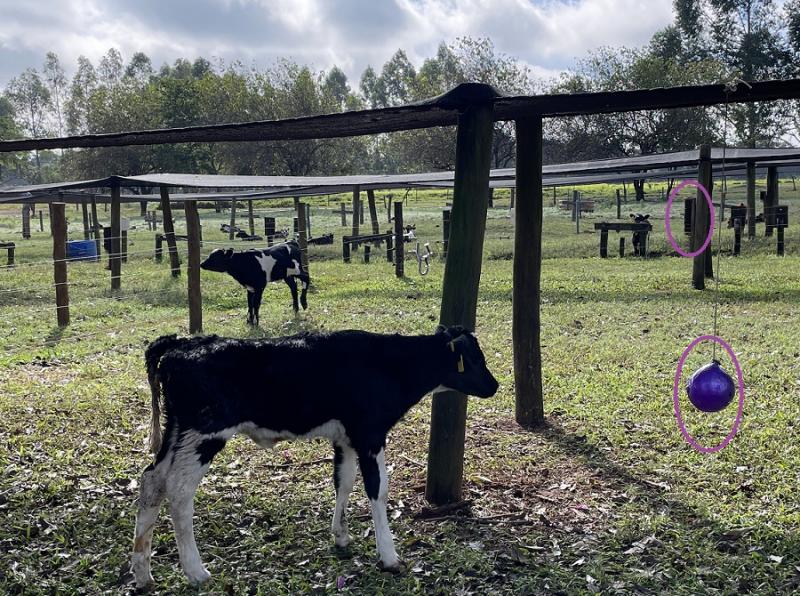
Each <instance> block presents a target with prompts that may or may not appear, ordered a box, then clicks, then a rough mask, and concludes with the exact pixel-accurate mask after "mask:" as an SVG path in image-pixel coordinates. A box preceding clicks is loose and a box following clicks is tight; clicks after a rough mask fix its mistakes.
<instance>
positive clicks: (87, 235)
mask: <svg viewBox="0 0 800 596" xmlns="http://www.w3.org/2000/svg"><path fill="white" fill-rule="evenodd" d="M81 212H82V215H83V239H84V240H91V238H92V236H91V226H90V225H89V206H88V205H87V204H86V199H81Z"/></svg>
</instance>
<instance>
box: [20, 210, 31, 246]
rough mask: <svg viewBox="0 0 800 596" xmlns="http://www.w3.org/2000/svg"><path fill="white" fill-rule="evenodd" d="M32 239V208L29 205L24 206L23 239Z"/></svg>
mask: <svg viewBox="0 0 800 596" xmlns="http://www.w3.org/2000/svg"><path fill="white" fill-rule="evenodd" d="M30 237H31V206H30V205H28V204H27V203H25V204H23V205H22V238H23V239H24V240H28V239H30Z"/></svg>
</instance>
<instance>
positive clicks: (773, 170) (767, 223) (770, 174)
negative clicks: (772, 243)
mask: <svg viewBox="0 0 800 596" xmlns="http://www.w3.org/2000/svg"><path fill="white" fill-rule="evenodd" d="M778 193H779V191H778V168H777V166H769V167H768V168H767V200H766V201H765V202H764V235H765V236H772V231H773V230H774V229H775V208H776V207H777V206H778V203H779V202H780V200H779V196H778Z"/></svg>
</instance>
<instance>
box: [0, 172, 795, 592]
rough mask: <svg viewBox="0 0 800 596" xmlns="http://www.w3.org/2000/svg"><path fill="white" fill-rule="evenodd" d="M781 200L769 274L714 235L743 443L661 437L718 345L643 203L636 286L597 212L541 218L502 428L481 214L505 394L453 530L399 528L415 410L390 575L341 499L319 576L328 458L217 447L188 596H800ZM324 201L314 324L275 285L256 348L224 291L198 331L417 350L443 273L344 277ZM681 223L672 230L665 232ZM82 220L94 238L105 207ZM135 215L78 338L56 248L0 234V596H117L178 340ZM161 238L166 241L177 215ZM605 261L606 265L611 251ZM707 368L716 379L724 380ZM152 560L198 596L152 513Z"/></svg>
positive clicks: (671, 433)
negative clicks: (349, 338)
mask: <svg viewBox="0 0 800 596" xmlns="http://www.w3.org/2000/svg"><path fill="white" fill-rule="evenodd" d="M741 190H742V189H741V187H739V186H733V187H732V189H731V196H732V199H731V200H735V201H736V202H738V200H739V198H740V195H741ZM593 192H596V193H599V192H601V191H593ZM781 193H782V194H781V200H782V202H784V203H788V204H789V205H790V207H789V213H790V222H792V223H793V224H794V225H792V227H790V228H789V229H788V230H787V236H786V250H787V256H786V257H784V258H779V257H776V256H774V253H775V244H774V243H775V239H774V238H771V239H765V238H763V226H760V227H759V232H758V233H759V238H758V239H757V240H756V241H755V242H748V241H746V240H745V241H744V244H743V249H742V256H741V257H740V258H733V257H731V256H729V254H728V253H729V251H730V248H731V245H732V234H731V232H730V231H729V230H728V229H727V228H726V229H724V230H723V234H722V245H723V256H722V258H721V283H720V287H719V300H720V309H719V315H720V318H719V329H718V333H719V335H721V336H722V337H723V338H724V339H726V340H727V341H728V342H729V343H730V344H731V345H732V346H733V348H734V350H735V351H736V354H737V356H738V358H739V361H740V362H741V365H742V368H743V371H744V378H745V387H746V395H747V397H746V401H745V407H744V417H743V421H742V425H741V428H740V431H739V433H738V435H737V436H736V438H735V439H734V440H733V441H732V443H731V444H730V445H729V446H728V447H726V448H725V449H724V450H722V451H721V452H719V453H717V454H712V455H702V454H700V453H697V452H696V451H694V450H693V449H692V448H691V447H689V445H687V443H686V442H685V441H684V439H683V438H682V436H681V434H680V432H679V431H678V428H677V426H676V422H675V416H674V412H673V404H672V384H673V377H674V374H675V369H676V365H677V361H678V358H679V357H680V355H681V352H682V351H683V349H684V348H685V347H686V345H687V344H688V343H689V342H690V341H691V340H692V339H694V338H695V337H697V336H698V335H702V334H705V333H711V332H712V303H713V302H712V301H713V298H714V294H713V292H712V291H706V292H697V291H694V290H692V289H691V288H690V277H691V262H690V261H689V260H686V259H682V258H678V257H675V256H670V254H669V253H671V252H672V251H671V249H670V248H669V247H668V243H667V241H666V238H665V235H664V230H663V211H664V204H663V203H661V202H648V203H646V204H645V205H644V206H642V205H638V206H636V205H635V204H630V203H629V204H628V205H627V206H626V210H625V211H626V213H627V212H631V211H633V210H637V211H642V210H644V211H646V212H650V213H652V214H653V216H652V218H651V219H652V220H654V234H653V239H652V244H651V249H652V251H653V252H654V253H655V254H656V255H660V256H656V257H655V258H652V259H649V260H641V259H637V258H633V257H626V258H624V259H620V258H618V257H616V256H614V257H612V258H609V259H606V260H601V259H599V258H598V257H597V256H596V255H597V247H598V238H597V235H596V234H595V233H594V232H593V230H591V227H592V226H591V224H592V223H593V222H594V221H599V220H600V219H601V218H604V217H609V216H610V215H611V214H612V212H614V209H613V207H612V205H611V203H610V202H608V201H606V202H604V203H602V204H601V205H599V209H598V211H597V212H596V213H595V214H593V215H591V216H589V217H587V218H586V219H585V220H583V221H582V225H581V227H582V233H581V234H575V229H574V223H572V222H570V221H569V217H568V216H567V215H565V214H564V213H563V212H558V211H557V210H556V209H555V208H553V207H551V206H547V207H546V209H545V224H544V236H545V237H544V242H543V251H544V256H545V260H544V264H543V268H542V307H541V308H542V321H543V324H542V350H543V363H544V388H545V411H546V415H547V426H546V427H545V428H543V429H541V430H538V431H533V432H531V431H526V430H523V429H521V428H519V427H518V426H517V425H516V424H515V422H514V418H513V411H514V398H513V374H512V353H511V294H512V261H511V257H512V252H511V250H512V242H513V241H512V238H513V225H512V223H511V221H510V219H509V218H508V211H507V206H508V203H507V198H506V197H505V196H504V194H503V193H500V196H499V198H498V201H497V205H498V206H497V208H495V209H493V210H491V211H490V214H489V220H488V224H487V238H486V243H485V249H484V262H483V272H482V279H481V292H480V297H479V303H478V329H477V331H478V335H479V337H480V340H481V344H482V346H483V348H484V352H485V353H486V355H487V360H488V364H489V367H490V368H491V370H492V371H493V372H494V373H495V375H496V377H497V378H498V380H499V381H500V384H501V387H500V391H499V393H498V394H497V396H495V397H494V398H492V399H489V400H482V401H477V400H471V401H470V408H469V413H468V423H467V445H466V462H465V469H466V480H465V494H464V496H465V498H467V499H470V500H471V504H470V507H469V509H468V510H465V511H460V512H458V513H457V514H453V515H449V516H445V517H446V519H438V520H432V521H430V520H426V519H420V518H419V517H418V516H419V513H420V511H422V509H423V508H424V507H425V505H426V504H425V501H424V495H423V492H424V482H425V461H426V451H427V444H428V427H429V422H430V414H429V408H430V402H429V400H427V399H426V400H424V401H423V402H422V403H421V404H420V405H419V406H418V407H417V408H415V409H413V410H412V411H411V412H410V414H409V415H408V416H407V418H406V419H405V420H403V421H402V422H401V423H400V424H399V425H398V426H397V427H396V429H395V430H394V431H393V433H392V434H391V435H390V442H389V445H388V447H387V462H388V465H389V469H390V471H391V478H390V518H391V520H392V521H391V523H392V528H393V531H394V534H395V538H396V542H397V546H398V551H399V553H400V556H401V558H403V559H404V561H405V562H406V563H407V565H408V570H407V571H406V572H405V573H404V574H402V575H399V576H392V575H387V574H383V573H381V572H380V571H378V569H377V568H376V565H375V563H376V554H375V547H374V536H373V534H372V530H371V520H370V517H369V508H368V504H367V502H366V498H365V497H364V495H363V489H361V488H360V487H359V486H358V485H357V488H356V490H355V491H354V495H353V499H352V501H351V506H350V521H351V534H352V535H353V537H354V541H353V544H352V557H351V558H347V559H340V558H338V557H337V556H336V554H335V553H334V551H333V550H332V548H331V547H332V544H333V540H332V537H331V536H330V530H329V526H330V515H331V514H332V510H333V501H334V499H333V486H332V480H331V467H332V464H331V462H330V458H331V455H332V451H331V449H330V447H329V445H327V444H325V443H322V442H313V443H294V444H290V445H288V446H286V447H283V448H279V449H276V450H274V451H263V450H259V449H257V448H256V447H255V446H254V445H253V444H252V443H250V442H249V441H247V440H245V439H235V440H234V441H232V442H231V444H230V445H229V446H228V448H227V449H226V450H225V451H224V452H223V453H221V454H220V456H219V457H218V459H217V460H215V462H214V465H213V466H212V468H211V471H210V472H209V474H208V476H207V477H206V479H205V480H204V482H203V484H202V485H201V487H200V491H199V493H198V498H197V505H196V513H197V518H196V531H197V536H198V544H199V545H200V550H201V553H202V554H203V556H204V558H205V560H206V563H207V565H208V567H209V570H210V571H211V572H212V574H213V579H212V581H211V582H210V584H209V585H207V586H205V587H204V588H202V589H201V593H230V594H245V593H249V594H298V593H335V592H337V591H341V592H344V593H353V594H396V593H425V594H501V593H502V594H583V593H607V594H613V593H620V594H633V593H636V594H650V593H653V594H655V593H671V594H733V593H754V594H788V593H791V592H794V591H796V590H798V589H800V538H799V537H798V528H799V527H800V497H798V486H800V345H799V344H798V337H800V318H798V304H800V275H798V274H800V226H798V225H796V223H794V222H793V221H792V220H793V217H794V216H793V215H792V213H796V212H797V211H796V209H797V208H798V207H800V199H799V198H798V193H797V192H796V191H794V189H793V186H792V184H791V182H786V183H785V184H782V188H781ZM606 196H608V197H610V196H612V193H611V192H610V191H609V192H608V193H607V195H606ZM445 200H447V195H446V193H445V192H441V193H432V192H422V191H420V192H419V193H418V194H417V193H413V192H412V193H411V194H410V195H409V197H408V203H407V205H406V215H405V218H406V220H407V221H408V222H409V223H415V224H416V225H417V230H418V235H419V236H420V239H421V240H422V241H427V242H431V245H432V248H433V249H434V251H435V252H438V245H437V244H435V241H436V240H438V239H439V238H440V235H441V231H440V229H439V227H438V225H439V223H440V220H441V205H442V204H443V203H444V201H445ZM337 201H338V199H332V200H331V204H330V207H328V206H327V202H326V201H325V200H317V201H315V202H314V207H313V225H312V233H313V234H314V235H317V234H320V233H323V232H327V231H333V232H334V233H335V234H336V241H335V244H334V245H333V246H332V247H312V248H311V251H310V256H311V275H312V280H313V288H312V291H311V292H310V293H309V304H310V308H309V310H308V311H306V312H305V313H301V315H300V316H299V317H295V316H293V313H292V311H291V300H290V296H289V291H288V289H287V288H286V287H285V286H283V285H280V286H278V285H275V286H274V287H271V288H269V290H268V291H267V292H266V293H265V298H264V304H263V306H262V310H261V328H260V329H259V330H251V329H249V328H247V326H246V325H245V324H244V319H245V310H246V309H245V304H246V302H245V296H244V292H243V290H242V289H241V288H239V287H238V286H237V285H236V284H235V282H233V280H232V279H230V278H228V277H226V276H221V275H219V274H213V273H208V272H203V273H202V284H203V310H204V324H205V331H206V332H211V333H220V334H227V335H234V336H261V335H265V336H277V335H285V334H289V333H294V332H297V331H300V330H306V329H343V328H360V329H367V330H371V331H380V332H401V333H428V332H431V331H432V330H433V329H434V327H435V325H436V322H437V320H438V309H439V302H440V297H441V283H442V274H443V268H444V264H443V263H442V262H441V261H440V260H438V259H436V260H434V262H433V266H432V268H431V273H430V274H429V275H428V276H426V277H421V276H420V275H418V274H417V272H416V270H415V264H414V263H413V262H412V261H408V262H407V263H406V271H407V277H406V279H403V280H398V279H396V278H395V277H394V275H393V272H392V268H391V265H389V264H387V263H386V261H385V258H383V255H382V254H381V252H380V251H379V250H376V251H375V252H374V254H373V259H372V263H370V264H369V265H364V264H363V263H358V262H357V261H358V260H359V259H360V253H355V254H354V259H353V260H354V262H353V263H352V264H350V265H344V264H342V263H341V259H340V251H341V243H340V238H341V235H342V233H343V232H344V228H341V227H339V225H338V215H336V214H333V213H331V212H330V211H329V210H331V209H333V208H334V205H335V204H336V202H337ZM546 202H547V201H546ZM280 209H283V212H282V213H283V214H279V215H278V227H279V228H281V227H289V226H290V224H291V219H290V214H289V212H288V211H287V210H286V209H285V206H283V207H268V206H267V205H266V204H258V205H257V211H258V212H259V214H261V215H266V214H268V212H271V211H272V212H277V211H278V210H280ZM379 211H380V210H379ZM67 212H68V216H69V217H70V219H71V230H72V235H73V237H80V236H79V234H78V233H77V230H78V224H79V222H80V215H79V212H77V211H74V210H73V209H72V208H68V210H67ZM681 212H682V209H677V210H676V211H675V213H673V216H674V217H675V220H674V223H673V228H674V229H677V230H680V229H681V224H680V219H679V218H680V215H681ZM176 213H179V212H178V211H176ZM100 214H101V219H104V220H105V221H107V219H108V218H107V214H104V213H103V211H102V208H101V211H100ZM126 214H127V215H130V216H131V218H132V223H133V224H136V225H138V226H139V227H138V228H137V229H136V230H134V231H132V232H131V235H130V241H131V243H130V246H129V250H130V253H131V256H130V258H129V262H128V263H126V264H124V265H123V278H122V290H120V291H119V292H118V293H116V294H114V293H112V292H111V291H110V289H109V286H110V284H109V273H108V271H107V270H106V269H105V268H104V264H95V263H76V264H70V266H69V279H70V282H71V284H72V285H71V286H70V297H71V302H72V309H71V314H72V324H71V325H70V326H69V327H68V328H66V329H64V330H59V329H58V328H57V327H56V325H55V311H54V308H53V307H54V299H53V288H52V283H53V278H52V268H51V265H50V264H49V263H48V260H49V259H51V258H52V247H51V242H50V238H49V235H48V234H47V233H41V232H38V231H37V232H36V233H35V234H34V237H33V239H31V240H29V241H23V240H20V239H19V238H20V235H19V233H18V230H19V229H20V222H19V217H18V214H17V209H16V208H14V209H13V210H11V209H7V210H5V211H1V212H0V240H14V241H15V242H17V246H18V249H17V263H18V266H17V267H16V268H15V269H12V270H0V336H2V337H3V338H4V339H3V347H2V349H1V350H0V388H1V389H0V420H2V422H0V519H1V520H2V523H0V593H9V594H22V593H24V594H51V593H59V594H61V593H66V594H73V593H74V594H99V593H132V592H133V591H134V590H133V587H132V584H131V576H130V574H129V573H128V567H129V554H130V550H131V546H132V545H131V543H132V534H133V519H134V514H135V499H136V495H137V481H138V477H139V475H140V473H141V470H142V469H143V468H144V467H145V466H146V465H147V463H148V462H149V457H148V454H147V450H146V432H147V427H148V423H149V416H150V410H149V400H150V397H149V390H148V388H147V386H146V378H145V374H144V369H143V359H142V353H143V348H144V346H145V345H146V343H147V342H148V341H150V340H152V339H153V338H155V337H156V336H158V335H160V334H163V333H174V332H179V333H186V331H187V325H188V311H187V305H186V304H187V301H186V291H185V283H186V281H185V272H184V275H183V276H182V277H181V278H180V279H178V280H173V279H172V278H171V277H170V275H169V266H168V263H167V261H168V259H165V260H164V262H163V263H161V264H156V263H155V262H154V261H153V259H152V255H151V252H152V248H153V239H152V236H153V233H152V232H146V231H144V230H142V229H141V227H142V226H141V219H140V218H138V216H137V214H138V205H137V206H136V210H135V211H134V208H133V207H130V208H127V211H126ZM103 216H105V217H103ZM201 217H202V219H203V222H204V239H205V240H206V241H207V244H206V245H205V247H204V249H203V251H204V253H207V252H208V251H210V250H211V249H212V248H214V247H216V246H217V245H216V244H212V243H217V242H219V243H223V244H224V243H226V242H227V241H226V237H225V236H224V235H223V234H222V233H220V232H219V231H218V229H219V223H220V222H222V221H224V219H225V218H226V217H227V216H225V215H222V216H217V217H216V219H215V218H214V214H213V213H212V212H206V211H203V212H201ZM178 220H179V221H178V229H179V231H180V229H181V226H182V223H183V218H182V214H179V217H178ZM241 221H242V220H240V222H241ZM381 221H382V222H385V221H386V220H385V212H384V213H383V214H382V215H381ZM46 224H47V221H46V220H45V225H46ZM257 228H262V226H261V225H257ZM381 228H382V229H385V228H388V223H381ZM36 229H37V230H38V228H36ZM345 233H346V232H345ZM609 244H610V253H612V254H615V250H614V247H615V246H616V242H615V239H614V234H612V235H611V238H610V243H609ZM715 245H716V238H715ZM628 249H629V251H630V249H631V246H630V239H629V240H628ZM181 252H182V253H185V247H182V248H181ZM0 258H2V257H0ZM184 261H185V258H184ZM716 263H717V261H716V259H715V266H716ZM712 288H713V284H712ZM710 352H711V350H710V348H709V347H708V346H705V345H704V346H702V347H701V348H699V349H698V350H696V351H695V352H694V353H693V354H692V355H691V356H690V358H689V360H688V361H687V365H686V367H685V370H686V371H691V370H693V369H694V368H696V367H697V366H699V365H700V364H701V363H703V362H705V361H707V360H708V359H709V358H710V356H711V354H710ZM723 365H725V366H726V367H727V368H729V369H730V363H729V362H728V361H727V359H724V358H723ZM420 366H424V363H420ZM408 374H414V370H409V371H408ZM298 382H302V381H298ZM290 397H291V396H287V398H290ZM682 405H683V412H684V416H685V417H686V421H687V426H688V428H689V429H690V431H691V432H692V433H693V434H694V435H695V436H696V437H697V438H698V440H700V441H701V442H703V443H705V444H715V443H718V442H719V441H720V440H721V438H722V437H724V436H725V434H727V432H728V428H729V427H730V425H731V424H732V422H733V417H734V415H735V408H728V409H727V410H725V411H723V412H721V413H718V414H715V415H707V414H704V415H700V414H699V413H697V412H696V411H694V410H692V409H691V406H690V405H689V404H688V401H687V400H686V399H685V398H684V399H683V401H682ZM154 548H155V554H154V558H153V574H154V576H155V578H156V581H157V584H158V588H157V593H162V594H182V593H194V592H195V590H192V589H190V588H189V587H188V586H187V585H186V583H185V581H184V578H183V575H182V573H181V572H180V570H179V567H178V555H177V550H176V547H175V541H174V537H173V535H172V530H171V526H170V524H169V521H168V513H167V511H166V509H165V510H164V511H163V516H162V518H161V521H160V523H159V525H158V526H157V529H156V535H155V539H154ZM337 582H338V585H339V586H340V587H339V588H337Z"/></svg>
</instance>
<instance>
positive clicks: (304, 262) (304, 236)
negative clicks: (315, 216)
mask: <svg viewBox="0 0 800 596" xmlns="http://www.w3.org/2000/svg"><path fill="white" fill-rule="evenodd" d="M306 209H308V205H306V204H305V203H298V204H297V243H298V244H299V245H300V265H301V266H302V267H303V270H304V271H305V272H306V273H308V232H307V231H306V222H307V220H306Z"/></svg>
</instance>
